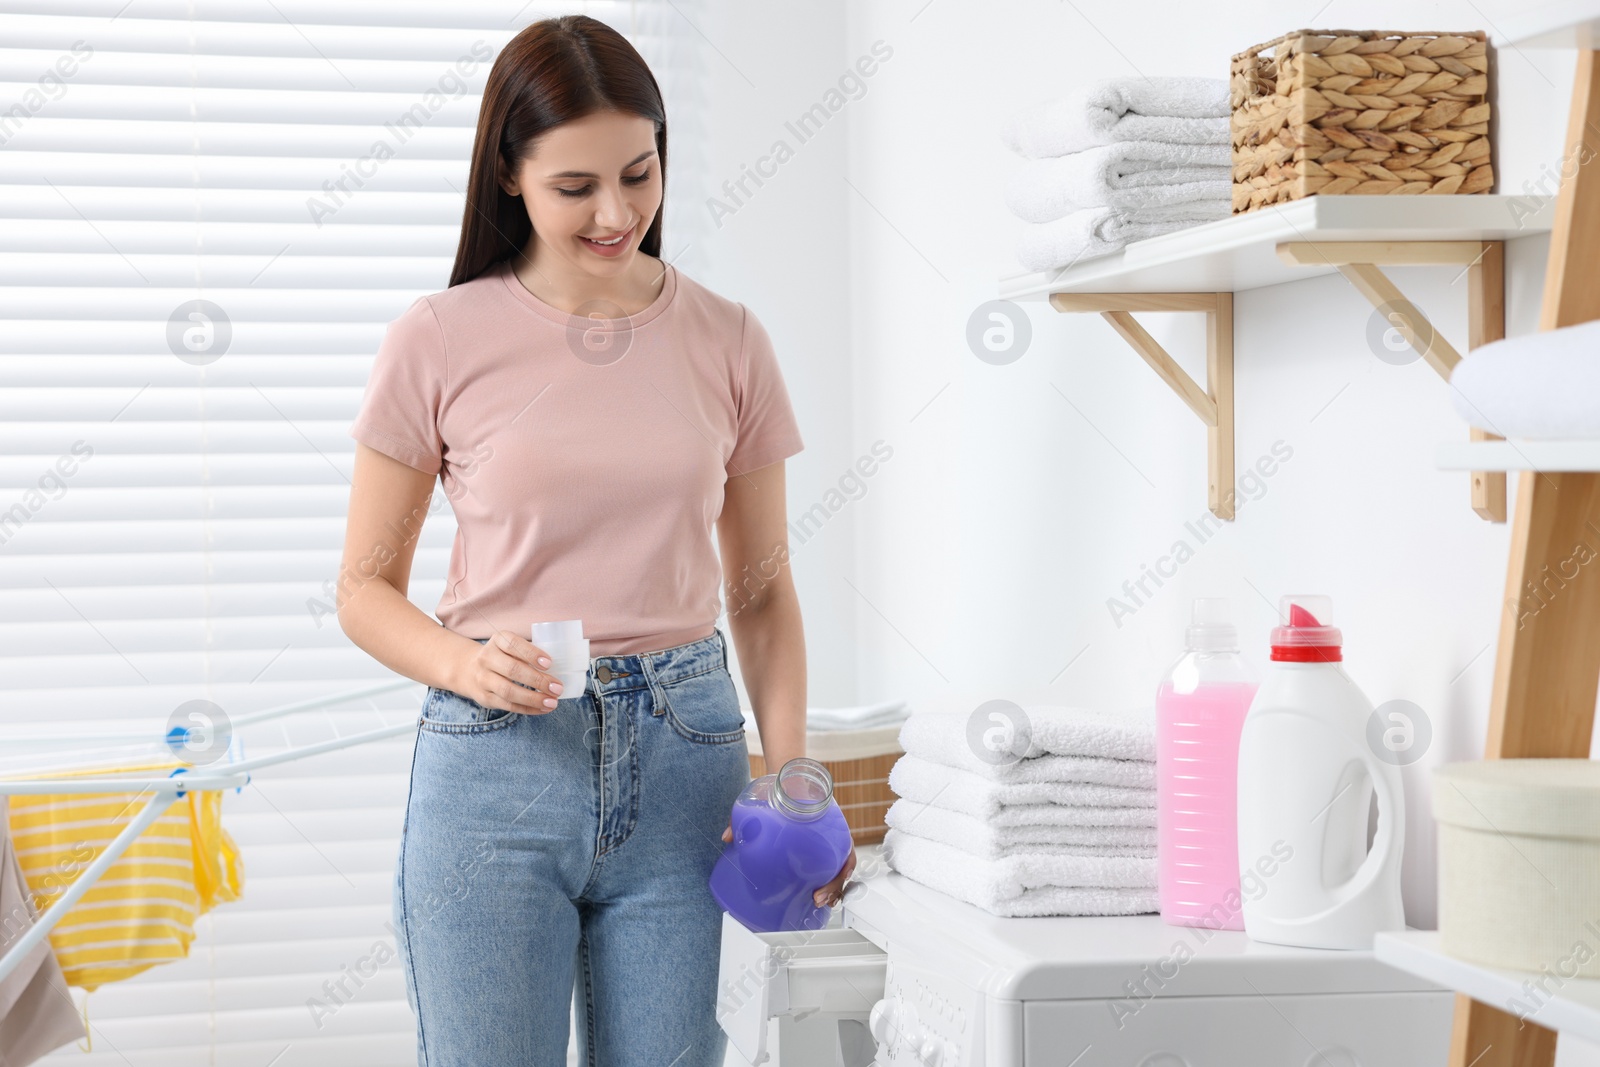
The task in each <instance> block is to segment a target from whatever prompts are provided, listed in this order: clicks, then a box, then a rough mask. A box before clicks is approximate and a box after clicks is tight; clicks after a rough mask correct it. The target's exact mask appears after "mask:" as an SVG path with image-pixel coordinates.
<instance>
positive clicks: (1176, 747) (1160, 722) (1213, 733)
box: [1156, 597, 1256, 930]
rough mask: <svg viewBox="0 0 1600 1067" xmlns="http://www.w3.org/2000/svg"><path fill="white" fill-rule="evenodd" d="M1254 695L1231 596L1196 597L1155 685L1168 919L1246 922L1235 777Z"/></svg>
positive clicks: (1223, 925)
mask: <svg viewBox="0 0 1600 1067" xmlns="http://www.w3.org/2000/svg"><path fill="white" fill-rule="evenodd" d="M1255 692H1256V682H1255V680H1254V679H1253V677H1252V674H1251V672H1250V670H1249V668H1248V667H1247V666H1246V664H1245V662H1244V660H1243V659H1242V658H1241V657H1240V655H1239V634H1238V631H1237V630H1235V629H1234V626H1233V622H1232V620H1231V619H1230V617H1229V613H1228V601H1227V600H1226V599H1223V598H1212V597H1202V598H1199V599H1196V600H1195V602H1194V605H1193V607H1192V609H1191V614H1190V624H1189V632H1188V650H1187V651H1185V652H1184V654H1183V657H1182V658H1181V659H1179V660H1178V662H1177V663H1176V664H1174V665H1173V668H1172V670H1171V671H1169V672H1167V676H1166V677H1165V678H1164V679H1162V681H1161V684H1160V686H1159V687H1157V689H1156V860H1157V868H1158V870H1159V872H1160V873H1159V898H1160V902H1161V918H1162V920H1163V921H1164V922H1166V923H1168V924H1170V925H1173V926H1205V927H1209V928H1210V929H1213V930H1243V929H1244V912H1243V908H1242V906H1241V905H1242V901H1241V898H1240V895H1239V826H1238V814H1237V800H1236V798H1237V788H1238V786H1237V776H1238V766H1239V733H1240V730H1241V729H1242V728H1243V727H1244V718H1245V714H1246V712H1248V711H1249V710H1250V701H1251V699H1252V698H1253V697H1254V696H1255Z"/></svg>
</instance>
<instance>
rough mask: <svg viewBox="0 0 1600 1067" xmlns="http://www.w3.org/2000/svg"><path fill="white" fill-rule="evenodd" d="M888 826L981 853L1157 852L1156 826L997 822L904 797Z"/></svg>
mask: <svg viewBox="0 0 1600 1067" xmlns="http://www.w3.org/2000/svg"><path fill="white" fill-rule="evenodd" d="M883 821H884V823H885V824H886V825H888V826H890V827H893V828H894V829H896V830H901V831H903V832H905V833H908V834H912V835H914V836H916V837H926V838H929V839H931V840H934V841H942V842H944V843H945V844H947V845H953V846H955V847H956V848H959V849H961V850H963V851H965V852H971V853H974V854H975V855H979V856H989V857H995V856H1010V855H1014V854H1016V853H1018V852H1029V851H1034V852H1040V853H1042V854H1045V855H1049V854H1052V853H1058V852H1074V851H1078V852H1081V853H1082V854H1084V855H1095V854H1105V855H1130V856H1154V855H1155V854H1156V828H1155V826H1154V825H1151V826H996V825H994V824H993V823H992V822H988V821H986V820H984V819H979V818H975V817H973V816H971V815H968V814H967V813H965V812H961V811H951V810H950V809H948V808H941V807H939V806H938V805H935V804H919V803H918V802H916V801H915V800H907V799H906V798H904V797H902V798H900V799H899V800H896V801H895V802H894V803H893V804H890V805H889V810H888V811H887V812H886V813H885V814H884V817H883Z"/></svg>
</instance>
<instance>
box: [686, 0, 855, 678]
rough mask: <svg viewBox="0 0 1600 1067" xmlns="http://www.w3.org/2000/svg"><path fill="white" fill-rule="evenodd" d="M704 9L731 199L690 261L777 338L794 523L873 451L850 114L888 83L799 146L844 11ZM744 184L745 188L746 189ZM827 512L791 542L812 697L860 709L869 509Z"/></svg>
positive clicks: (832, 71)
mask: <svg viewBox="0 0 1600 1067" xmlns="http://www.w3.org/2000/svg"><path fill="white" fill-rule="evenodd" d="M707 7H709V10H705V11H704V13H703V15H704V17H703V19H699V20H698V25H699V29H700V30H701V32H703V33H704V35H705V37H706V38H707V40H708V41H709V42H710V43H711V55H710V56H709V59H710V68H709V69H708V70H707V71H706V72H705V75H706V76H705V78H704V84H705V97H706V100H707V102H708V105H709V107H708V115H709V116H710V118H709V122H708V123H707V125H708V126H709V129H708V130H707V132H708V133H709V135H710V142H711V144H712V146H713V147H712V150H711V156H710V159H709V164H708V165H709V172H710V174H711V176H712V178H713V180H714V184H715V185H716V186H718V187H719V188H716V189H713V190H712V193H713V195H715V196H716V198H717V200H718V201H719V202H720V206H718V207H716V208H713V206H712V205H711V204H709V203H706V204H703V205H701V206H700V210H701V211H703V212H706V213H707V215H708V217H709V216H710V215H712V214H715V215H716V217H717V222H716V223H715V224H714V225H715V226H716V229H715V230H714V231H713V234H712V236H711V237H710V238H709V239H708V240H707V241H706V242H704V244H703V246H699V247H695V248H693V249H691V250H689V251H688V252H687V253H686V254H685V255H684V256H683V258H682V259H681V260H680V261H679V264H680V266H681V267H682V268H683V269H684V271H685V272H686V273H688V274H690V275H691V276H693V277H695V278H697V279H699V280H700V281H702V282H703V283H705V284H706V285H708V286H710V287H711V288H712V289H713V290H715V291H717V292H719V293H721V294H723V295H724V296H727V297H729V298H731V299H734V300H739V301H742V302H744V303H745V304H746V305H747V306H748V307H749V308H750V309H751V311H752V312H754V313H755V315H756V316H757V317H758V318H759V319H760V320H761V322H762V324H763V325H765V326H766V328H767V331H768V332H769V333H770V334H771V335H772V339H773V344H774V345H775V346H776V348H777V351H778V355H779V358H780V360H781V361H782V364H783V368H784V379H785V382H786V383H787V385H788V387H789V394H790V398H791V400H792V401H793V402H794V406H795V413H796V416H797V417H798V418H799V420H800V426H801V435H802V437H803V438H804V439H805V445H806V447H805V450H804V451H803V452H801V453H800V454H799V455H798V456H796V457H794V458H793V459H791V460H789V462H788V465H787V474H788V485H789V510H790V514H791V517H794V516H797V515H799V514H800V513H801V512H803V511H806V510H808V509H810V508H812V507H813V506H814V505H816V504H818V503H819V502H823V503H827V504H833V503H837V502H838V500H839V499H841V498H828V497H827V494H828V492H829V490H830V489H835V488H837V485H838V481H839V479H840V477H841V476H842V475H843V474H844V473H845V471H846V470H847V469H848V468H849V467H850V466H851V464H853V463H854V462H855V460H856V458H857V456H859V455H860V454H861V452H862V451H864V450H865V447H866V446H865V445H861V444H858V443H857V442H856V441H855V439H854V437H853V434H852V425H851V423H852V406H853V403H854V397H853V395H852V391H851V366H852V364H853V362H854V360H853V359H852V352H851V346H850V340H851V339H850V337H849V333H848V322H849V320H848V309H849V307H850V304H851V293H850V285H849V278H848V276H847V273H846V268H847V266H848V257H847V249H848V245H849V236H850V235H849V231H848V229H847V228H846V210H847V206H848V203H847V200H846V196H847V194H848V193H849V188H848V187H847V186H846V185H845V184H844V181H843V175H844V173H845V162H844V161H845V151H846V147H847V143H848V142H847V133H848V127H847V123H848V122H849V120H850V117H851V116H850V113H851V112H852V111H854V110H855V109H857V108H859V107H860V106H861V105H862V104H863V103H865V102H866V99H867V98H868V97H870V93H871V92H877V91H878V90H877V86H876V81H877V80H878V79H872V80H870V81H869V82H868V83H867V85H868V88H869V90H870V92H869V94H868V97H864V98H863V99H862V100H858V101H850V102H849V103H847V104H846V105H845V106H844V107H842V108H840V109H839V111H838V112H837V113H836V114H830V116H829V118H828V120H827V121H826V122H825V123H821V124H820V128H818V129H816V130H815V131H814V132H811V131H805V130H802V132H807V133H808V136H807V138H806V139H804V140H802V138H801V137H800V136H798V135H797V134H796V133H795V132H793V131H792V130H791V129H790V128H789V125H787V124H790V123H793V122H795V120H796V119H797V118H798V116H800V115H801V114H802V113H804V112H805V111H807V109H809V108H810V107H812V105H814V104H816V103H818V102H819V100H821V99H822V97H823V95H824V93H825V92H826V90H827V89H828V88H829V87H830V86H832V85H834V84H835V82H836V81H837V79H838V78H839V76H840V74H841V73H842V71H843V66H844V64H843V61H842V60H841V59H840V53H841V47H842V42H843V41H844V39H845V36H846V33H845V13H844V4H843V3H842V2H841V0H824V2H817V3H811V2H807V3H805V4H766V5H761V6H760V7H757V6H756V5H744V4H738V5H735V4H732V3H714V4H710V5H707ZM697 15H698V13H697ZM669 119H671V116H669ZM779 141H782V142H784V144H785V145H786V146H787V148H788V150H789V151H791V152H792V156H788V157H786V158H784V159H783V161H781V162H779V161H778V159H777V156H779V155H782V153H777V152H775V151H774V146H775V144H776V143H777V142H779ZM669 152H670V145H669ZM764 159H766V160H767V162H763V160H764ZM669 167H670V161H669ZM761 170H764V171H766V172H767V173H768V174H769V175H770V177H766V178H762V179H761V184H759V185H757V184H756V183H755V182H754V181H753V180H752V179H750V178H749V177H748V176H747V175H748V174H749V173H750V172H752V171H761ZM758 176H759V174H758ZM741 178H744V179H745V182H744V188H743V190H742V191H741V190H740V189H738V188H737V185H736V183H738V182H739V181H740V179H741ZM668 181H669V184H670V181H671V179H670V177H669V179H668ZM724 182H727V183H730V184H734V185H735V188H734V189H733V191H732V192H731V193H729V192H725V191H723V190H722V189H721V188H720V186H721V185H722V184H723V183H724ZM668 243H669V245H670V244H671V242H670V240H669V242H668ZM866 444H870V441H868V442H867V443H866ZM830 510H832V514H830V515H828V517H827V519H826V521H825V522H824V523H822V524H821V526H820V527H819V528H817V529H816V530H815V532H814V533H813V534H812V536H810V537H809V538H808V539H806V540H805V541H804V543H803V544H802V543H801V539H800V538H798V537H796V536H795V535H794V534H793V533H791V535H790V552H791V558H792V560H793V571H794V575H795V581H796V585H797V588H798V589H799V593H800V598H801V604H802V609H803V613H804V617H805V623H806V651H807V654H808V660H809V666H810V672H809V673H810V678H809V694H808V695H809V699H810V702H811V703H812V704H814V705H839V704H847V703H849V702H851V701H852V700H853V699H854V694H855V690H856V685H857V682H856V664H857V657H856V651H855V608H854V605H853V604H852V603H851V602H850V600H849V599H848V596H847V595H841V594H848V592H849V589H848V587H847V586H845V585H844V583H843V582H842V581H841V576H849V577H851V578H852V580H853V576H854V574H855V566H854V533H853V527H854V523H855V521H856V514H855V513H856V511H857V510H858V509H857V508H855V507H854V506H853V505H846V506H842V507H837V508H836V509H830ZM722 625H723V626H724V628H726V619H724V621H723V624H722ZM731 653H732V649H731V647H730V654H731ZM733 659H734V660H735V661H736V660H737V657H736V656H734V657H733ZM734 674H735V676H736V677H737V675H738V671H737V670H735V671H734ZM740 689H741V692H742V690H743V685H742V683H741V685H740Z"/></svg>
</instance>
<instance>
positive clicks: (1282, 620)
mask: <svg viewBox="0 0 1600 1067" xmlns="http://www.w3.org/2000/svg"><path fill="white" fill-rule="evenodd" d="M1332 617H1333V600H1332V598H1330V597H1325V596H1285V597H1281V598H1279V600H1278V619H1279V625H1278V626H1276V627H1274V628H1273V630H1272V658H1273V659H1275V660H1277V661H1279V662H1285V663H1337V662H1339V661H1340V660H1341V659H1343V658H1344V654H1343V652H1342V651H1341V650H1340V649H1341V646H1342V645H1343V644H1344V635H1343V634H1341V633H1340V632H1339V628H1338V627H1337V626H1330V625H1329V624H1328V623H1329V620H1330V619H1331V618H1332Z"/></svg>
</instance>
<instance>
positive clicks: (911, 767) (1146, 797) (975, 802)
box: [889, 753, 1156, 826]
mask: <svg viewBox="0 0 1600 1067" xmlns="http://www.w3.org/2000/svg"><path fill="white" fill-rule="evenodd" d="M889 788H890V789H891V790H893V791H894V794H895V796H898V797H910V798H911V799H912V800H920V801H924V802H926V803H930V804H935V803H936V804H938V805H940V806H941V807H945V808H950V809H953V810H955V811H964V812H968V813H970V814H972V815H976V816H979V817H981V818H992V817H994V816H996V815H999V814H1000V812H1001V810H1002V809H1004V808H1007V807H1015V806H1018V805H1025V804H1060V805H1063V806H1067V807H1096V808H1146V809H1151V810H1150V811H1149V815H1148V817H1149V819H1150V824H1151V825H1152V826H1153V825H1155V811H1154V810H1153V809H1154V808H1155V806H1156V792H1155V790H1154V789H1145V788H1136V787H1129V786H1120V785H1101V784H1100V783H1098V782H1000V781H996V780H995V779H993V778H986V777H984V776H983V775H981V774H977V773H975V772H973V771H969V770H965V769H963V768H960V767H946V766H944V765H943V764H939V763H934V762H933V761H932V760H927V759H923V758H922V757H921V756H915V755H911V754H909V753H908V754H907V755H904V756H901V757H900V758H899V759H898V760H895V763H894V766H893V767H891V768H889Z"/></svg>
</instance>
